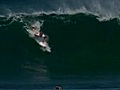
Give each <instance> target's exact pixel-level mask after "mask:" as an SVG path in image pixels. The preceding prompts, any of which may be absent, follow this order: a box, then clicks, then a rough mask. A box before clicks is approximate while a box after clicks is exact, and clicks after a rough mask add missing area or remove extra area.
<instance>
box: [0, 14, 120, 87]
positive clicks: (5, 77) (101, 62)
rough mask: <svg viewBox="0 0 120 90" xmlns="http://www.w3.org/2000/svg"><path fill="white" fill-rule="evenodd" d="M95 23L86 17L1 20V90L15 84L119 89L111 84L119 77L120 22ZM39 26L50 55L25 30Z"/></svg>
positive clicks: (27, 16) (35, 16) (22, 16)
mask: <svg viewBox="0 0 120 90" xmlns="http://www.w3.org/2000/svg"><path fill="white" fill-rule="evenodd" d="M97 18H98V16H94V15H92V14H90V15H89V14H84V13H79V14H73V15H69V14H56V13H54V14H45V13H43V14H18V15H13V16H9V17H7V16H6V17H5V16H4V17H0V25H1V26H0V71H1V72H0V85H1V87H2V85H3V84H4V85H3V87H6V83H7V87H10V86H12V84H13V82H14V83H15V82H18V83H19V82H20V83H22V84H23V86H22V87H23V88H24V87H27V88H28V87H29V86H30V87H31V88H36V87H38V88H41V87H43V88H44V87H46V88H49V87H53V86H54V85H56V83H57V84H58V83H60V84H62V85H63V86H64V87H67V88H80V87H82V88H94V86H95V87H97V88H99V87H102V88H104V87H107V88H111V87H112V86H113V84H114V87H119V86H117V84H118V83H117V82H116V81H117V80H118V78H117V79H116V78H114V77H113V79H112V80H111V77H112V76H114V75H115V76H117V75H119V73H120V71H119V70H118V68H119V67H120V61H119V60H120V56H119V51H120V47H119V46H120V43H119V41H120V26H119V22H118V20H117V19H112V20H109V21H103V22H100V21H99V20H98V19H97ZM36 21H39V22H40V23H43V24H41V26H40V29H41V30H42V31H43V32H44V33H46V34H47V35H48V36H49V38H50V39H49V44H50V47H51V48H52V53H46V52H43V51H42V50H40V49H39V45H38V44H37V43H36V42H35V41H34V39H32V38H30V37H29V35H28V33H27V31H26V29H25V28H24V26H26V25H31V23H34V22H36ZM109 74H110V76H109ZM82 75H83V76H82ZM97 75H98V77H97ZM99 75H101V76H99ZM105 75H106V76H105ZM107 75H108V76H107ZM94 76H96V78H98V79H99V80H98V79H97V80H96V78H94ZM91 78H92V80H91ZM101 78H102V79H101ZM105 78H107V79H108V78H109V80H111V81H109V80H108V81H107V80H106V79H105ZM88 79H89V80H88ZM93 79H94V81H93ZM103 79H105V81H104V80H103ZM84 80H85V81H84ZM113 80H114V82H112V81H113ZM115 80H116V81H115ZM8 81H9V82H10V83H12V84H10V83H9V82H8ZM83 81H84V84H83ZM106 81H107V82H110V83H108V84H107V85H106ZM29 82H30V83H29ZM73 82H74V84H73ZM76 82H77V83H76ZM18 83H17V84H18ZM24 83H27V84H24ZM36 83H37V85H38V86H37V85H36ZM71 83H72V85H71ZM96 84H97V85H96ZM101 84H102V85H101ZM18 86H19V85H18ZM92 86H93V87H92ZM13 87H14V86H13Z"/></svg>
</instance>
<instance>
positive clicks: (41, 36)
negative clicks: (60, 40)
mask: <svg viewBox="0 0 120 90" xmlns="http://www.w3.org/2000/svg"><path fill="white" fill-rule="evenodd" d="M36 29H37V28H36V27H35V26H32V31H33V32H34V36H35V37H40V38H43V40H42V42H46V41H47V37H46V35H45V34H44V33H43V32H42V31H41V32H39V31H37V30H36Z"/></svg>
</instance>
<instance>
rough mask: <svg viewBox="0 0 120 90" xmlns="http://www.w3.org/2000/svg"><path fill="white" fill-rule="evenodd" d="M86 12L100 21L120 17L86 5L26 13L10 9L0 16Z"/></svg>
mask: <svg viewBox="0 0 120 90" xmlns="http://www.w3.org/2000/svg"><path fill="white" fill-rule="evenodd" d="M80 13H83V14H86V15H94V16H97V19H98V20H99V21H108V20H112V19H114V18H117V19H118V20H119V19H120V17H119V15H116V16H115V15H112V14H111V13H108V14H103V15H102V14H99V13H97V12H93V11H89V10H87V9H86V8H85V7H81V8H80V9H75V10H71V9H69V8H66V9H63V8H59V9H58V10H56V11H34V12H32V13H26V12H19V13H18V12H17V13H16V12H12V11H11V10H10V9H9V10H8V12H7V14H6V15H0V17H13V16H15V17H16V16H21V15H35V16H40V15H41V14H46V15H50V14H56V15H64V14H68V15H74V14H80Z"/></svg>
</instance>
